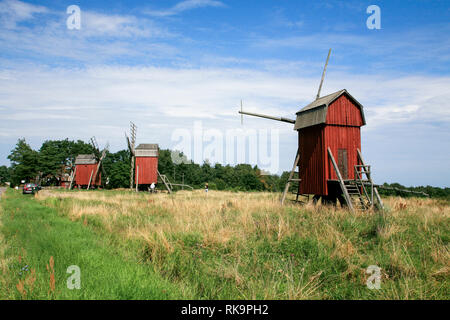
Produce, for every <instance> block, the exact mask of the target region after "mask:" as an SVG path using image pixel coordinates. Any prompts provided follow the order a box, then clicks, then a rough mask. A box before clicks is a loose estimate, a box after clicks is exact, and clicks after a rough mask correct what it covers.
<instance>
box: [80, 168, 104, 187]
mask: <svg viewBox="0 0 450 320" xmlns="http://www.w3.org/2000/svg"><path fill="white" fill-rule="evenodd" d="M76 167H77V172H76V173H75V183H74V184H75V185H80V186H87V185H89V179H90V178H91V172H94V173H93V174H92V180H94V175H95V170H97V165H96V164H77V166H76ZM101 181H102V173H101V172H99V173H98V174H97V179H96V181H91V186H99V185H101Z"/></svg>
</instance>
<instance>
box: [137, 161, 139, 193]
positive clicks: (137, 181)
mask: <svg viewBox="0 0 450 320" xmlns="http://www.w3.org/2000/svg"><path fill="white" fill-rule="evenodd" d="M138 190H139V166H137V167H136V192H138Z"/></svg>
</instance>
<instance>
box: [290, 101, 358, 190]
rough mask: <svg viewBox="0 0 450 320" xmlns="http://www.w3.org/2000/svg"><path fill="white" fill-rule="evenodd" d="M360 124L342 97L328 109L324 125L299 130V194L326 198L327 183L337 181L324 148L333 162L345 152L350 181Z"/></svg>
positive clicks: (355, 161)
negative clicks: (331, 155)
mask: <svg viewBox="0 0 450 320" xmlns="http://www.w3.org/2000/svg"><path fill="white" fill-rule="evenodd" d="M362 125H363V119H362V116H361V111H360V109H359V107H358V106H357V105H355V104H354V103H353V102H352V101H351V100H350V99H349V98H348V97H347V96H346V95H345V94H344V95H342V96H341V97H339V98H338V99H337V100H336V101H334V102H333V103H331V104H330V106H329V107H328V112H327V118H326V124H319V125H316V126H312V127H307V128H304V129H301V130H299V138H298V141H299V148H300V165H299V172H300V179H302V181H301V182H300V187H299V188H300V193H302V194H315V195H328V186H327V180H330V179H331V180H336V179H337V175H336V173H335V171H334V168H333V165H332V163H331V161H330V160H329V157H328V151H327V149H328V147H330V149H331V152H332V153H333V157H334V159H335V161H336V163H338V150H339V149H345V150H347V170H348V179H353V178H354V166H355V165H357V164H358V161H357V159H358V158H357V149H360V150H361V130H360V127H361V126H362Z"/></svg>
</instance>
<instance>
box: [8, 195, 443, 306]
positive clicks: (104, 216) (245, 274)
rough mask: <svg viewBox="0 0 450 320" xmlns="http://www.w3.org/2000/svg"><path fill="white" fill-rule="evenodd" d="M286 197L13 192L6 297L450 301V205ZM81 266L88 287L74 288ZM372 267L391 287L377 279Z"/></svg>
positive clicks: (83, 284)
mask: <svg viewBox="0 0 450 320" xmlns="http://www.w3.org/2000/svg"><path fill="white" fill-rule="evenodd" d="M278 197H279V195H278V194H272V193H232V192H218V191H210V192H209V194H208V195H207V196H206V195H205V193H204V192H202V191H194V192H188V191H186V192H178V193H176V194H174V195H167V194H156V195H149V194H144V193H140V194H136V193H131V192H127V191H74V192H68V191H57V190H56V191H45V190H43V191H41V192H40V193H39V194H38V195H37V196H36V197H34V198H33V197H32V196H23V195H22V194H20V193H18V192H17V191H14V190H8V192H7V194H6V195H5V196H4V197H3V199H2V200H1V202H0V210H1V212H0V217H1V219H0V223H1V225H0V268H1V270H2V275H1V276H0V286H1V290H0V298H3V299H21V298H22V299H448V298H449V296H450V295H449V293H450V292H449V289H450V283H449V279H450V277H449V276H450V252H449V237H450V228H449V225H450V223H449V222H450V221H449V215H450V204H449V203H448V202H446V201H443V200H435V199H419V198H409V199H401V198H386V199H384V201H385V204H386V207H387V210H386V211H385V212H383V213H378V212H357V213H355V214H352V213H350V212H348V211H346V210H343V209H339V208H333V207H324V206H318V207H314V206H312V205H307V206H304V207H299V206H294V205H286V206H284V207H280V205H279V201H278ZM70 265H77V266H79V267H80V269H81V289H79V290H77V289H75V290H69V289H67V286H66V281H67V278H68V277H69V276H70V274H68V273H66V270H67V267H68V266H70ZM370 265H377V266H379V267H380V268H381V289H380V290H370V289H368V287H367V286H366V281H367V279H368V277H369V276H370V275H369V274H367V273H366V269H367V267H368V266H370ZM25 266H28V267H27V268H25V269H24V267H25Z"/></svg>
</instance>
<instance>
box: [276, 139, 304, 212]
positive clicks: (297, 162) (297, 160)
mask: <svg viewBox="0 0 450 320" xmlns="http://www.w3.org/2000/svg"><path fill="white" fill-rule="evenodd" d="M299 162H300V148H298V149H297V154H296V156H295V161H294V165H293V166H292V170H291V173H290V174H289V178H288V181H287V182H286V186H285V187H284V192H283V195H282V196H281V204H282V205H283V203H284V200H286V195H287V193H288V192H289V187H290V186H291V183H292V182H297V183H298V184H300V181H301V179H300V178H294V175H295V174H296V173H297V177H300V174H299V172H297V171H295V170H296V168H297V167H298V165H299ZM299 187H300V186H298V187H297V189H296V190H297V192H294V194H295V195H296V197H295V200H293V201H295V202H299V200H298V198H299V197H300V193H299V190H300V188H299Z"/></svg>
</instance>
